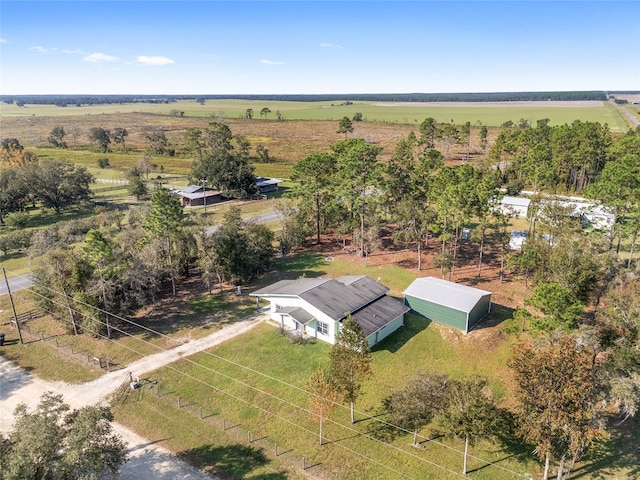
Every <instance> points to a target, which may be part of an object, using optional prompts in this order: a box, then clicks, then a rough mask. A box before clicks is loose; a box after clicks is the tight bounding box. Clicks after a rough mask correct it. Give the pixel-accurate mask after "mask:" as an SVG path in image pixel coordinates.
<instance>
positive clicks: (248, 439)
mask: <svg viewBox="0 0 640 480" xmlns="http://www.w3.org/2000/svg"><path fill="white" fill-rule="evenodd" d="M247 442H249V443H251V432H247Z"/></svg>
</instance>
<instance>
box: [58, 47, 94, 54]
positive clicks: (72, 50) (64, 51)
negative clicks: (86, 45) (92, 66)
mask: <svg viewBox="0 0 640 480" xmlns="http://www.w3.org/2000/svg"><path fill="white" fill-rule="evenodd" d="M62 53H70V54H73V55H88V54H87V52H85V51H83V50H80V49H79V48H73V49H67V50H62Z"/></svg>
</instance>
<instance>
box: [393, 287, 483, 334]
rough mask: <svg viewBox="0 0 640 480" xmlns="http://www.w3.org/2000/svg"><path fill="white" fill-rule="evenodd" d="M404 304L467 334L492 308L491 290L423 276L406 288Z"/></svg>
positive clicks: (435, 320) (416, 311)
mask: <svg viewBox="0 0 640 480" xmlns="http://www.w3.org/2000/svg"><path fill="white" fill-rule="evenodd" d="M404 304H405V305H407V306H408V307H410V308H411V310H413V311H414V312H415V313H418V314H420V315H422V316H424V317H426V318H428V319H429V320H431V321H434V322H438V323H442V324H444V325H448V326H450V327H454V328H457V329H459V330H462V331H463V332H464V333H467V332H469V330H471V329H472V328H473V327H474V326H475V325H476V324H477V323H478V322H480V320H482V319H483V318H484V317H485V316H487V314H488V313H489V312H490V311H491V292H487V291H486V290H480V289H478V288H473V287H467V286H466V285H461V284H459V283H453V282H448V281H446V280H441V279H439V278H434V277H423V278H417V279H416V280H415V281H414V282H413V283H412V284H411V285H409V287H408V288H407V289H406V290H405V291H404Z"/></svg>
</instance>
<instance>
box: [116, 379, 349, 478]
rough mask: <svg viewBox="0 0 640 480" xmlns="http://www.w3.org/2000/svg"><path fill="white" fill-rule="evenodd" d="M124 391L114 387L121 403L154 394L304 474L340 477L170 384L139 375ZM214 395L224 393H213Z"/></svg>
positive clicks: (317, 476) (193, 417) (160, 400)
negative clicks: (204, 404) (175, 389)
mask: <svg viewBox="0 0 640 480" xmlns="http://www.w3.org/2000/svg"><path fill="white" fill-rule="evenodd" d="M123 387H124V388H125V389H126V391H121V390H119V391H117V392H116V394H115V398H114V401H115V402H117V403H120V404H126V403H129V402H139V401H143V400H144V399H146V398H147V397H149V396H153V402H161V403H162V404H163V405H164V406H166V407H167V408H168V409H177V410H178V411H179V412H180V415H183V416H184V415H186V416H189V418H190V419H192V420H195V421H199V422H202V423H204V424H206V425H207V426H210V427H212V428H215V429H217V430H219V431H221V432H224V433H225V434H226V435H227V436H228V437H229V438H230V439H231V440H233V441H235V442H238V443H241V444H243V445H245V446H247V447H249V448H251V449H255V451H256V452H258V453H261V454H263V455H265V456H266V457H268V458H271V459H277V461H278V463H280V464H281V465H283V466H285V467H287V468H289V469H293V470H296V471H300V472H304V475H305V476H306V477H307V478H312V479H317V480H339V479H340V478H346V477H341V476H340V473H339V472H338V471H334V470H332V469H330V468H328V466H327V465H323V464H322V463H321V462H319V461H318V460H317V459H314V458H311V457H308V456H304V455H302V454H301V453H299V452H297V451H296V449H295V448H294V447H293V446H291V445H286V444H283V443H278V442H276V441H275V440H274V439H272V438H270V437H269V435H268V432H266V429H264V430H257V429H255V428H254V429H249V428H247V427H246V426H245V425H243V424H242V423H240V422H238V421H234V420H231V419H230V418H228V417H226V416H225V415H224V414H223V413H222V410H221V409H214V408H212V407H205V406H202V405H200V404H198V403H196V402H194V401H192V400H190V399H187V398H185V397H183V396H180V395H178V394H177V393H175V391H173V389H172V388H171V387H170V386H167V385H166V384H164V385H161V383H160V382H158V381H155V380H150V379H142V380H140V382H139V383H138V386H137V387H136V388H133V387H131V386H130V385H129V383H126V382H125V384H123ZM213 394H214V395H217V394H222V395H223V393H215V392H214V393H213Z"/></svg>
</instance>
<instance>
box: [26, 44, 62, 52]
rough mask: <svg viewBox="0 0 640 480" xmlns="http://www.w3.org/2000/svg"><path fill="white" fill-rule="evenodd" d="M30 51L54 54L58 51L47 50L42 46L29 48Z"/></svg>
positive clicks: (55, 49)
mask: <svg viewBox="0 0 640 480" xmlns="http://www.w3.org/2000/svg"><path fill="white" fill-rule="evenodd" d="M29 50H33V51H34V52H40V53H54V52H56V51H57V50H58V49H57V48H45V47H42V46H40V45H36V46H33V47H29Z"/></svg>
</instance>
